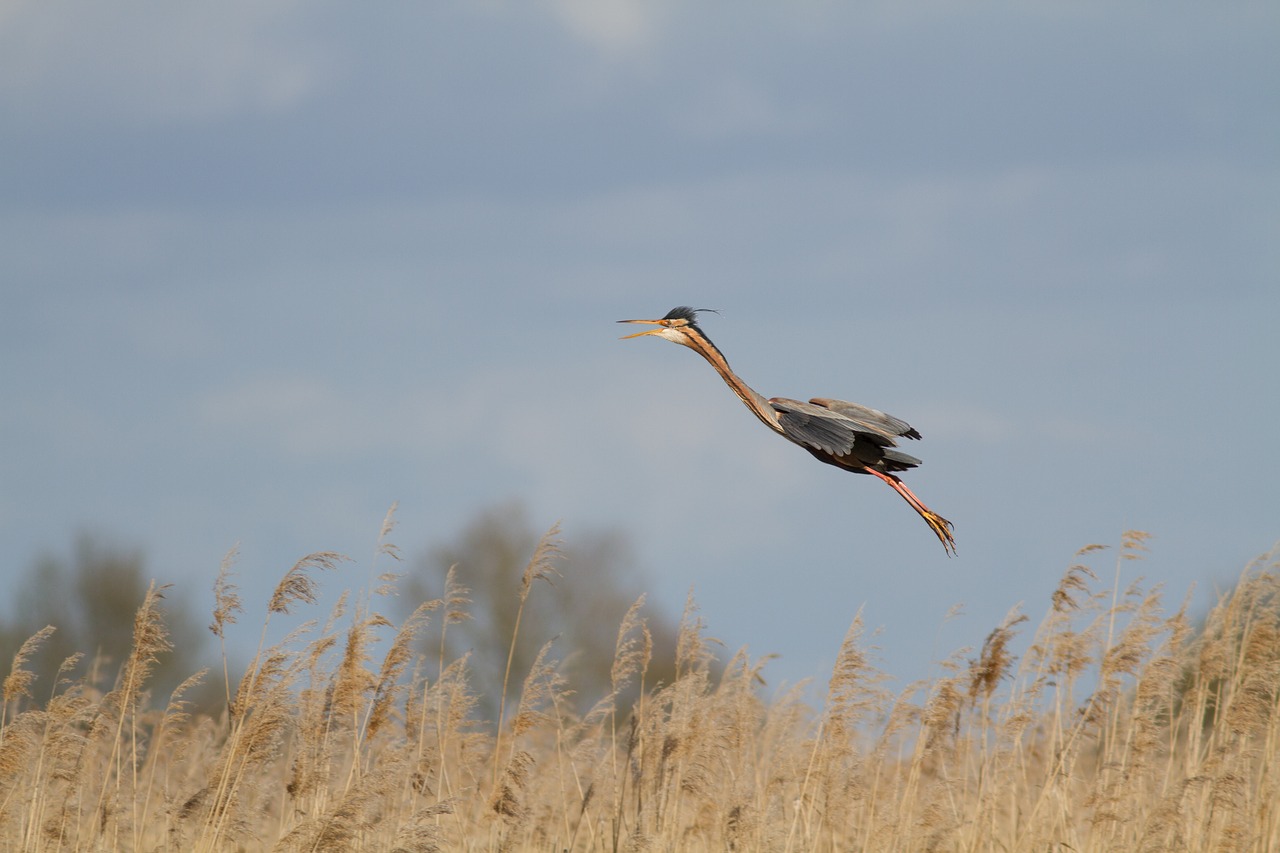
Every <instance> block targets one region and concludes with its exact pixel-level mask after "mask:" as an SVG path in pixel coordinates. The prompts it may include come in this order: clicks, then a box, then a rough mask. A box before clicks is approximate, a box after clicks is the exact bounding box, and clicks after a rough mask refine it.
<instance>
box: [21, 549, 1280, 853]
mask: <svg viewBox="0 0 1280 853" xmlns="http://www.w3.org/2000/svg"><path fill="white" fill-rule="evenodd" d="M388 532H389V525H384V531H383V534H384V537H385V535H386V534H387V533H388ZM554 534H555V531H554V530H553V531H552V532H551V533H550V534H548V537H547V538H546V539H545V540H544V542H543V543H542V545H541V546H540V547H539V548H538V551H537V553H535V555H534V556H533V558H532V559H531V561H530V564H529V568H528V570H527V571H526V573H525V575H524V579H523V585H522V588H521V589H519V590H513V591H512V594H514V595H518V596H520V599H521V602H522V603H523V601H524V600H525V599H526V598H527V597H528V596H529V595H531V594H532V595H536V594H537V590H536V589H532V588H533V587H534V586H535V585H534V583H533V581H535V580H537V579H539V578H544V577H547V576H549V574H550V573H551V572H552V571H553V568H552V564H551V560H552V558H553V557H554V554H555V547H556V543H555V541H554ZM1143 539H1144V537H1143V536H1142V534H1139V533H1129V534H1126V535H1125V536H1124V537H1123V539H1122V542H1121V544H1120V547H1119V549H1118V550H1117V551H1116V556H1115V561H1114V562H1115V569H1114V574H1113V575H1112V576H1111V578H1110V579H1109V580H1103V579H1100V578H1099V572H1098V570H1096V569H1095V568H1094V565H1093V564H1095V563H1096V562H1097V561H1099V560H1105V559H1106V558H1105V556H1104V555H1103V554H1102V552H1101V549H1100V548H1099V547H1097V546H1091V547H1089V548H1086V549H1083V550H1082V551H1081V552H1080V554H1079V555H1078V562H1076V563H1075V564H1074V565H1071V566H1070V567H1069V568H1068V569H1067V570H1066V572H1065V573H1064V574H1063V576H1062V578H1061V581H1060V583H1059V584H1058V586H1057V588H1056V589H1055V590H1054V592H1053V593H1052V595H1051V596H1050V599H1049V601H1048V602H1047V605H1046V610H1045V613H1044V615H1043V616H1042V617H1041V619H1040V621H1039V626H1038V627H1037V628H1036V629H1035V630H1034V631H1033V632H1031V633H1030V634H1029V635H1025V631H1026V628H1025V627H1024V626H1026V625H1027V624H1029V621H1030V620H1029V619H1028V618H1027V617H1026V616H1025V615H1023V614H1021V613H1019V612H1017V611H1014V612H1011V613H1010V614H1009V616H1008V617H1006V618H1005V619H1004V620H1003V621H1002V622H1001V623H1000V624H999V625H997V626H996V627H995V628H994V629H993V630H992V631H991V633H990V634H989V636H987V638H986V639H985V641H984V642H983V643H982V644H981V646H980V647H979V648H977V649H974V650H961V651H959V652H957V653H956V654H954V655H953V656H951V657H950V658H948V659H947V660H945V661H943V662H941V664H940V668H939V674H938V675H937V676H936V677H934V678H932V679H929V680H927V681H924V682H921V683H917V684H913V685H910V686H909V687H907V688H906V689H904V690H902V691H900V692H897V693H894V692H892V691H890V690H889V689H888V688H887V686H886V685H887V684H888V680H887V678H886V677H885V675H884V674H883V673H881V672H880V671H878V670H877V669H876V667H875V666H874V664H873V662H872V658H871V656H870V654H869V650H868V648H867V646H866V644H865V641H864V633H863V632H864V627H863V624H862V621H861V618H860V617H858V618H855V619H854V621H853V624H852V625H851V627H850V630H849V632H848V635H847V636H846V638H845V640H844V642H843V643H842V644H841V647H840V648H839V650H838V654H837V661H836V664H835V666H834V668H833V671H832V673H831V675H830V679H829V681H828V683H827V689H826V694H825V700H824V701H823V702H822V704H821V706H820V707H813V706H812V704H811V703H810V702H809V701H807V700H806V698H805V697H806V695H807V694H806V691H805V689H804V687H803V686H800V687H797V688H794V689H792V690H789V691H787V692H784V693H782V694H781V695H772V696H770V695H766V690H765V688H763V687H762V684H763V681H762V671H763V670H764V667H765V663H766V662H765V661H764V660H755V659H751V658H749V657H748V656H747V655H746V654H745V653H738V654H736V655H732V656H730V657H729V659H728V660H727V661H726V662H724V665H723V667H717V666H713V663H715V660H714V658H713V651H714V650H715V649H716V648H717V645H716V644H715V643H714V642H712V641H711V640H710V638H709V637H708V636H707V635H706V633H705V632H706V628H705V626H704V625H703V623H702V621H701V619H700V618H699V617H698V614H697V611H696V608H695V607H694V605H693V603H692V601H691V602H690V603H689V605H688V606H687V608H686V612H685V615H684V619H683V620H682V624H681V629H680V637H679V643H678V647H677V652H676V656H677V660H676V672H677V676H676V677H675V678H674V680H672V681H671V683H668V684H653V683H649V681H648V680H647V673H648V669H649V666H650V663H651V661H652V654H653V652H652V641H651V638H650V636H649V633H648V631H647V628H646V624H645V619H644V616H643V607H642V604H643V602H642V601H637V602H636V604H635V606H633V607H632V608H631V610H630V611H628V613H627V614H626V617H625V618H624V620H623V622H622V624H621V625H620V626H619V630H618V633H617V640H616V646H615V654H614V666H613V671H612V674H611V679H610V683H609V685H608V686H607V689H605V690H604V692H603V695H601V696H598V697H587V698H588V699H590V700H592V701H593V702H594V704H589V703H584V702H582V701H581V699H582V698H583V697H575V701H570V691H571V690H572V689H573V688H574V685H571V684H567V683H566V682H565V680H564V678H563V677H562V675H561V672H560V669H559V667H558V665H557V662H556V659H555V654H556V649H555V646H554V644H552V643H550V642H548V644H547V645H546V646H544V647H543V649H542V651H541V653H540V654H539V655H538V656H537V659H536V661H535V662H534V664H533V665H532V667H531V668H530V670H529V671H528V672H522V673H517V672H508V679H507V681H508V683H507V684H505V685H504V687H503V691H504V694H505V695H506V701H504V702H501V703H500V704H499V706H498V707H500V708H501V711H500V713H499V719H498V720H497V721H486V720H483V719H478V718H477V716H476V713H475V709H476V707H477V697H476V696H475V695H473V693H472V691H471V690H470V687H469V683H468V679H469V675H470V670H469V666H470V663H469V659H468V658H467V657H466V656H463V657H459V658H449V657H447V656H446V655H445V653H444V651H443V650H444V648H445V642H444V641H445V637H446V634H447V631H448V628H449V626H450V624H453V623H456V621H457V620H458V619H460V618H464V617H465V614H466V608H467V606H468V604H469V603H470V602H469V600H468V591H467V590H466V589H465V587H463V586H462V584H461V583H460V581H459V579H458V576H455V575H454V573H452V572H451V573H450V577H449V578H448V581H447V583H446V586H445V593H444V597H443V598H441V599H439V600H434V601H428V602H423V603H422V604H421V606H420V607H418V609H417V610H416V611H415V612H414V614H413V615H412V616H411V617H410V618H409V619H407V620H405V621H404V622H403V623H402V624H399V625H394V624H392V623H391V622H390V621H389V620H387V619H385V618H383V617H382V616H380V615H379V614H377V613H376V612H375V611H374V610H373V607H374V603H373V602H374V599H375V596H374V595H368V596H365V595H362V596H361V597H360V598H359V599H358V600H357V601H356V602H355V603H354V604H351V603H350V602H349V601H348V599H347V598H346V597H344V598H343V600H342V601H341V602H340V603H339V604H338V605H337V607H335V608H334V610H333V611H332V612H330V613H329V614H328V615H327V617H326V618H324V619H323V620H318V621H315V622H308V623H306V624H304V625H302V626H301V627H300V628H298V629H297V630H296V631H295V632H294V633H293V634H292V635H290V636H289V637H287V638H286V639H285V640H283V641H282V642H280V643H278V644H275V645H271V646H267V645H266V643H265V641H263V642H261V643H260V645H259V650H258V653H257V654H256V655H255V657H254V659H253V660H252V661H251V663H250V664H249V665H248V666H247V667H246V668H245V671H244V672H243V673H242V675H241V676H240V678H239V679H238V681H236V682H234V683H233V681H232V679H231V677H230V670H229V668H226V667H225V666H224V670H223V675H222V678H223V680H224V681H225V682H226V684H225V691H226V695H227V699H228V702H227V707H226V710H225V711H224V712H223V713H221V714H220V715H217V716H210V715H208V714H193V713H191V712H190V709H189V708H188V707H187V705H186V703H185V702H184V699H183V694H184V691H185V690H187V689H188V688H189V687H190V686H191V684H192V683H194V681H195V680H196V679H198V678H199V677H200V676H199V674H198V675H197V676H193V679H192V680H191V681H189V682H188V683H187V684H185V685H183V687H181V688H179V689H178V690H177V691H176V692H175V693H174V695H173V696H171V697H170V698H169V699H168V701H167V703H165V704H164V706H163V707H161V706H159V705H157V706H155V707H151V706H150V705H149V703H148V702H147V701H146V698H147V697H146V691H145V684H146V681H147V677H148V674H149V671H150V667H151V664H152V663H153V662H154V661H155V659H156V656H157V655H159V654H162V653H163V652H164V650H165V649H166V648H167V644H168V638H167V633H166V631H165V627H164V624H163V622H162V621H161V619H160V618H159V615H158V614H159V613H160V610H159V608H158V605H159V599H160V596H161V594H162V592H163V590H162V589H158V588H153V589H152V590H151V591H150V592H149V593H148V595H147V597H146V599H145V600H144V601H143V602H142V604H141V607H140V608H139V611H138V615H137V619H136V621H135V631H134V648H133V652H132V654H131V655H130V656H129V659H128V660H127V661H125V663H124V665H123V666H122V667H121V670H120V673H119V675H118V676H117V678H116V680H115V682H114V683H113V684H111V685H110V686H109V687H107V686H102V685H99V684H98V683H97V682H95V681H93V680H92V679H85V680H81V681H76V682H70V683H66V682H59V683H58V684H57V685H56V686H54V688H53V689H52V691H51V692H50V693H49V694H48V695H46V696H43V697H38V700H37V698H36V697H32V696H31V689H32V686H33V680H32V677H31V673H29V672H28V671H27V670H26V669H25V668H24V666H25V662H26V660H27V658H28V657H29V656H30V655H31V654H32V652H33V651H34V650H35V649H36V648H37V647H38V646H39V644H40V643H41V642H43V641H44V640H46V639H47V637H48V635H49V629H46V630H45V631H41V632H39V633H37V634H36V635H35V636H33V637H32V638H31V640H30V641H29V642H28V643H27V644H26V645H24V646H23V647H22V649H21V650H20V651H19V652H18V654H17V655H16V656H15V658H14V660H13V665H12V668H11V671H10V673H9V675H8V677H7V678H6V679H5V680H4V682H3V700H4V705H3V710H2V712H0V848H3V849H6V850H25V851H33V853H34V851H54V850H74V851H100V850H127V851H153V850H175V851H177V850H181V851H187V850H279V851H335V850H370V851H372V850H377V851H434V850H486V851H487V850H499V851H507V850H511V851H515V850H547V851H552V850H554V851H560V850H570V851H619V850H626V851H640V850H664V851H674V850H692V851H700V850H715V851H722V850H735V851H738V850H743V851H745V850H761V851H844V850H886V851H921V850H938V851H986V850H1010V851H1012V850H1029V851H1030V850H1034V851H1080V852H1082V851H1103V850H1107V851H1112V850H1126V851H1167V850H1188V851H1200V850H1215V851H1217V850H1223V851H1228V850H1241V851H1259V853H1261V851H1269V850H1280V814H1278V809H1280V707H1278V702H1280V552H1273V553H1271V554H1268V555H1265V556H1264V557H1263V558H1261V559H1259V560H1258V561H1256V562H1254V563H1252V564H1250V565H1249V566H1248V567H1247V568H1246V569H1245V571H1244V572H1243V574H1242V575H1241V577H1240V580H1239V583H1238V584H1237V585H1236V586H1235V587H1234V588H1233V589H1232V590H1230V591H1229V592H1227V593H1225V594H1223V595H1222V597H1221V598H1220V600H1219V601H1218V603H1217V604H1216V606H1215V607H1214V608H1213V609H1212V610H1211V612H1210V613H1209V614H1208V615H1207V616H1206V617H1205V618H1204V620H1203V622H1202V623H1199V624H1193V622H1192V621H1191V619H1190V618H1189V616H1188V614H1187V612H1186V606H1185V604H1183V605H1182V606H1179V607H1177V608H1176V609H1173V610H1172V612H1167V610H1166V608H1165V606H1164V604H1163V602H1162V593H1161V590H1160V589H1159V588H1158V587H1155V588H1146V587H1142V586H1139V585H1127V586H1126V585H1123V584H1122V583H1121V576H1122V573H1121V571H1120V568H1121V567H1122V566H1123V565H1124V564H1125V563H1126V562H1127V561H1129V560H1132V559H1137V558H1139V557H1140V556H1141V555H1142V551H1143ZM379 553H380V554H390V555H391V556H394V549H393V548H391V546H386V545H382V546H380V549H379ZM340 560H341V558H340V557H339V556H338V555H336V554H331V553H318V554H313V555H310V556H308V557H306V558H304V559H303V560H301V561H299V562H298V564H297V565H296V566H294V568H293V569H291V570H290V571H289V572H288V573H286V575H285V576H284V578H282V580H281V582H280V584H279V585H278V586H277V588H276V590H275V592H274V594H273V595H272V597H271V599H270V601H269V602H268V604H267V607H266V609H265V612H264V613H263V616H262V619H263V633H262V636H263V637H266V636H267V631H266V624H267V623H268V622H269V621H270V620H272V619H273V618H278V617H280V616H281V615H282V614H287V613H290V612H291V611H292V610H294V609H296V608H300V607H303V606H309V605H311V606H313V605H314V603H315V601H316V590H317V587H316V584H317V577H318V575H319V574H320V573H322V572H327V571H330V570H332V569H335V568H336V567H337V565H338V563H339V562H340ZM464 569H465V567H464ZM371 574H372V573H371ZM381 580H382V581H383V582H384V586H385V582H386V581H388V580H391V578H388V577H386V576H384V577H383V578H382V579H381ZM243 615H244V611H243V604H242V602H241V600H240V597H239V595H238V592H237V590H236V589H235V586H234V584H233V583H231V581H230V575H229V561H228V563H225V564H224V566H223V570H222V572H221V573H220V576H219V580H218V582H217V584H216V587H215V604H214V621H213V625H212V630H213V631H214V633H215V634H217V635H219V636H220V637H223V636H224V633H225V632H226V631H228V630H231V629H232V627H233V626H234V625H235V624H236V623H237V620H238V619H239V618H240V617H242V616H243ZM516 630H517V631H518V628H517V629H516ZM513 633H515V632H514V631H513ZM429 635H430V636H433V637H434V638H435V639H436V641H437V642H438V648H439V650H440V651H439V652H438V653H435V654H428V655H419V654H418V653H416V652H415V651H414V649H417V648H421V646H420V645H419V644H418V643H419V642H420V640H421V638H422V637H426V636H429ZM515 639H516V638H515V637H510V638H505V637H504V638H497V641H499V642H503V643H507V642H512V643H514V641H515ZM415 640H417V641H418V642H415ZM1019 648H1021V649H1023V650H1022V651H1021V652H1017V653H1015V649H1019ZM378 650H382V651H381V655H380V656H379V655H378V654H376V652H377V651H378ZM565 651H569V652H571V651H572V650H565ZM70 663H72V662H69V664H70ZM66 669H70V666H68V667H66ZM637 686H638V687H639V688H640V689H639V699H638V700H636V701H635V702H634V703H633V704H629V705H628V707H620V706H619V697H620V696H622V695H627V696H633V695H635V692H634V688H635V687H637ZM629 689H631V692H628V690H629ZM582 708H587V710H585V711H583V710H580V709H582Z"/></svg>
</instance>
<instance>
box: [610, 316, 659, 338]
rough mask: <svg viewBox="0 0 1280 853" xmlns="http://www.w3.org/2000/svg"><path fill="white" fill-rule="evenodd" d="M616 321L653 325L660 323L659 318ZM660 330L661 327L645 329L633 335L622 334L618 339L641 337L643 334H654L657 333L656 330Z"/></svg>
mask: <svg viewBox="0 0 1280 853" xmlns="http://www.w3.org/2000/svg"><path fill="white" fill-rule="evenodd" d="M618 322H619V323H648V324H650V325H653V326H661V325H662V321H661V320H619V321H618ZM661 331H662V329H645V330H644V331H643V332H636V333H635V334H634V335H623V336H622V337H620V338H618V340H620V341H625V340H627V339H628V338H642V337H644V336H645V335H656V334H658V332H661Z"/></svg>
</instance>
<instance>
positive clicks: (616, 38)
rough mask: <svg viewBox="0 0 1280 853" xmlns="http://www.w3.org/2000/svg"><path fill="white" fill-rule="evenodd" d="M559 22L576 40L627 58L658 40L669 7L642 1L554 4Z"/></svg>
mask: <svg viewBox="0 0 1280 853" xmlns="http://www.w3.org/2000/svg"><path fill="white" fill-rule="evenodd" d="M551 8H552V11H553V13H554V14H555V16H556V18H557V19H558V20H559V21H560V22H561V23H562V24H563V25H564V26H565V28H566V29H567V30H568V31H569V33H570V34H571V35H573V36H574V37H575V38H577V39H579V40H581V41H583V42H586V43H587V44H590V45H592V46H593V47H595V48H596V49H598V50H600V51H602V52H604V53H606V54H613V55H617V54H626V53H630V52H632V51H635V50H637V49H638V48H641V47H644V46H645V45H646V44H648V43H649V42H650V40H651V39H652V38H653V37H654V36H655V34H656V32H657V30H658V26H659V24H660V23H661V18H663V17H664V16H665V13H666V9H665V5H664V4H661V3H655V2H642V0H553V2H552V4H551Z"/></svg>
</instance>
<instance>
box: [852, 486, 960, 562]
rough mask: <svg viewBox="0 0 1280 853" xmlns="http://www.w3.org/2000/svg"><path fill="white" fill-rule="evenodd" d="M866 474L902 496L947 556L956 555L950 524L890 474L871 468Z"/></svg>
mask: <svg viewBox="0 0 1280 853" xmlns="http://www.w3.org/2000/svg"><path fill="white" fill-rule="evenodd" d="M866 471H867V473H868V474H874V475H875V476H877V477H879V478H880V479H881V480H884V481H885V482H886V483H888V484H889V486H890V487H891V488H892V489H893V490H894V491H895V492H897V493H898V494H900V495H902V498H903V500H905V501H906V502H907V503H909V504H911V508H912V509H914V510H915V511H916V512H918V513H920V517H921V518H923V519H924V520H925V523H926V524H928V525H929V529H930V530H932V531H933V535H934V536H937V537H938V541H939V542H941V543H942V547H943V548H945V549H946V551H947V554H948V555H949V556H954V555H955V553H956V538H955V537H954V536H952V535H951V522H949V521H947V520H946V519H945V518H943V517H942V516H940V515H938V514H937V513H936V512H934V511H933V510H931V509H929V508H928V507H927V506H925V505H924V501H922V500H920V499H919V498H918V497H916V494H915V492H913V491H911V490H910V489H908V488H907V484H906V483H904V482H902V480H900V479H898V478H897V477H895V476H894V475H892V474H885V473H883V472H881V471H876V470H875V469H873V468H867V469H866Z"/></svg>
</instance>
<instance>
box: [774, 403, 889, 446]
mask: <svg viewBox="0 0 1280 853" xmlns="http://www.w3.org/2000/svg"><path fill="white" fill-rule="evenodd" d="M769 405H771V406H773V408H774V411H776V412H777V413H778V425H779V426H781V427H782V431H783V433H784V434H786V436H787V437H788V438H790V439H791V440H792V441H795V442H796V443H798V444H805V445H808V446H810V447H813V448H816V449H818V450H824V451H826V452H827V453H830V454H832V455H834V456H844V455H845V454H847V453H848V452H849V451H851V450H853V443H854V442H855V441H856V440H857V438H858V436H859V435H863V436H865V437H866V438H868V439H870V440H871V441H874V442H875V443H876V444H879V445H882V446H885V445H890V444H893V439H892V438H891V437H890V436H887V435H885V434H884V433H883V432H881V431H879V430H868V429H866V428H865V427H863V426H862V425H860V424H859V423H858V422H857V421H854V420H853V419H852V418H848V417H845V416H844V415H842V414H840V413H839V412H834V411H832V410H830V409H827V408H825V407H823V406H815V405H813V404H812V403H801V402H800V401H799V400H788V399H786V398H784V397H774V398H773V399H771V400H770V401H769Z"/></svg>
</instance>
